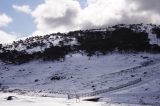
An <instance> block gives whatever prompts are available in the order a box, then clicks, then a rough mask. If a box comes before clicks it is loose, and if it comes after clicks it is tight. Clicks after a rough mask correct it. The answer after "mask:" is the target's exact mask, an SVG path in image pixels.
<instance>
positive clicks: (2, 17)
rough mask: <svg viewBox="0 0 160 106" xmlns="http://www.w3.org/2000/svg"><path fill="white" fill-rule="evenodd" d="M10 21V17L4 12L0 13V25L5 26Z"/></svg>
mask: <svg viewBox="0 0 160 106" xmlns="http://www.w3.org/2000/svg"><path fill="white" fill-rule="evenodd" d="M10 22H12V18H11V17H9V16H7V15H6V14H0V27H5V26H7V25H8V24H9V23H10Z"/></svg>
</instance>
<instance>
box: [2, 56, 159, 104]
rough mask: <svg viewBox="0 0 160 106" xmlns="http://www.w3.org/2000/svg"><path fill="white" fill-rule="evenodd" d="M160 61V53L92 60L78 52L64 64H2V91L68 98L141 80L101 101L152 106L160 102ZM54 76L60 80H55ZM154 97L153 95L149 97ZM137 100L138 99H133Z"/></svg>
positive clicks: (62, 62)
mask: <svg viewBox="0 0 160 106" xmlns="http://www.w3.org/2000/svg"><path fill="white" fill-rule="evenodd" d="M159 58H160V55H159V54H148V53H138V54H133V53H131V54H119V53H113V54H108V55H105V56H99V57H97V56H93V57H91V58H89V57H88V56H85V55H82V54H78V53H77V54H72V55H67V56H66V60H65V61H54V62H51V61H50V62H49V61H48V62H44V61H41V60H36V61H32V62H29V63H26V64H21V65H7V64H4V63H1V66H0V75H1V77H0V83H1V84H2V85H1V88H4V89H3V91H9V92H16V93H20V94H23V93H27V92H28V93H27V94H32V95H33V94H36V95H46V96H53V97H59V96H60V97H66V95H67V93H72V94H74V93H87V92H94V91H98V90H101V89H108V88H110V87H116V86H119V85H123V84H126V83H127V82H129V81H133V80H136V79H138V78H142V81H141V82H140V83H138V84H135V85H133V86H128V87H124V88H122V89H118V90H115V91H112V92H108V93H104V94H101V95H99V96H101V97H104V98H103V99H102V100H101V101H103V102H104V101H105V102H108V100H109V102H112V103H113V104H114V105H116V104H117V103H133V104H134V103H136V104H137V103H138V104H140V103H139V102H140V100H141V99H143V100H144V101H147V100H148V98H149V99H150V101H147V103H148V105H152V104H156V103H159V100H160V98H158V97H157V96H158V95H159V94H158V93H157V92H159V89H160V85H159V83H160V78H159V76H160V71H159V69H160V60H159ZM135 67H138V68H135ZM55 76H58V77H60V79H59V80H57V79H54V78H55ZM52 78H53V79H52ZM55 93H56V94H55ZM57 93H61V94H62V95H59V94H58V95H57ZM151 94H152V95H153V96H150V95H151ZM144 95H145V96H144ZM146 95H148V96H146ZM135 97H137V99H136V100H133V98H135ZM144 97H146V98H144ZM128 98H129V100H128ZM20 103H22V102H20ZM62 106H63V105H62ZM64 106H65V105H64ZM117 106H118V105H117ZM124 106H125V105H124ZM133 106H135V105H133ZM137 106H138V105H137Z"/></svg>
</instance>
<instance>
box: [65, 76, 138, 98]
mask: <svg viewBox="0 0 160 106" xmlns="http://www.w3.org/2000/svg"><path fill="white" fill-rule="evenodd" d="M139 82H141V78H139V79H136V80H134V81H129V82H128V83H126V84H122V85H119V86H117V87H109V88H107V89H103V90H97V91H94V92H88V93H78V94H68V95H69V97H70V99H73V98H76V97H91V96H96V95H99V94H103V93H106V92H110V91H114V90H118V89H121V88H124V87H127V86H131V85H134V84H137V83H139Z"/></svg>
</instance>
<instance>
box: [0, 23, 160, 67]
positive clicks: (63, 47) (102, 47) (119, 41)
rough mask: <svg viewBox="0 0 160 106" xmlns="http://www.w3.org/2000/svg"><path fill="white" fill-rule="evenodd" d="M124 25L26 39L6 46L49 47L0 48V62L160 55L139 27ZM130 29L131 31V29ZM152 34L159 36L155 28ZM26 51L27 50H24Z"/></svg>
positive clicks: (158, 50) (158, 31)
mask: <svg viewBox="0 0 160 106" xmlns="http://www.w3.org/2000/svg"><path fill="white" fill-rule="evenodd" d="M123 26H124V25H118V26H113V28H114V30H109V29H106V30H104V31H101V30H86V31H81V30H80V31H74V32H69V33H68V34H63V33H57V34H51V35H46V36H43V37H42V36H39V37H38V36H36V37H30V38H28V39H26V40H24V41H22V40H20V41H17V42H14V43H13V45H8V47H10V46H19V45H21V46H22V45H23V46H24V45H25V46H26V48H27V47H28V48H33V47H37V46H40V47H43V46H44V45H47V44H50V47H49V48H46V49H45V50H44V51H43V52H42V51H40V52H34V53H32V54H29V53H27V52H26V51H25V50H23V51H17V50H6V49H5V47H3V46H2V45H0V49H1V50H2V52H1V53H0V59H1V60H2V61H4V62H7V63H14V64H21V63H25V62H27V61H30V60H33V59H43V60H45V61H46V60H64V59H65V56H66V55H67V54H69V53H73V52H79V51H83V52H84V53H86V54H87V55H88V56H92V55H94V54H96V53H101V54H106V53H108V52H113V51H119V52H144V51H147V52H160V47H159V46H158V45H150V43H149V39H148V34H147V33H146V32H145V31H136V30H137V29H138V28H139V27H138V26H137V25H131V26H130V27H123ZM133 29H134V30H133ZM153 31H154V32H155V33H156V34H157V36H160V30H159V29H153ZM73 38H74V39H75V40H76V41H77V43H76V44H71V42H72V40H73ZM51 39H52V40H53V41H54V40H57V39H63V40H61V41H59V44H58V45H54V44H53V43H52V42H50V41H51ZM28 48H27V49H28Z"/></svg>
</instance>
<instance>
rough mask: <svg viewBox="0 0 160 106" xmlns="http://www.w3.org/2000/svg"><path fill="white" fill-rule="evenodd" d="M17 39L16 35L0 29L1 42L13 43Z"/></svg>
mask: <svg viewBox="0 0 160 106" xmlns="http://www.w3.org/2000/svg"><path fill="white" fill-rule="evenodd" d="M16 39H17V38H16V36H14V35H12V34H9V33H6V32H4V31H2V30H0V43H11V42H13V41H15V40H16Z"/></svg>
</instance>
